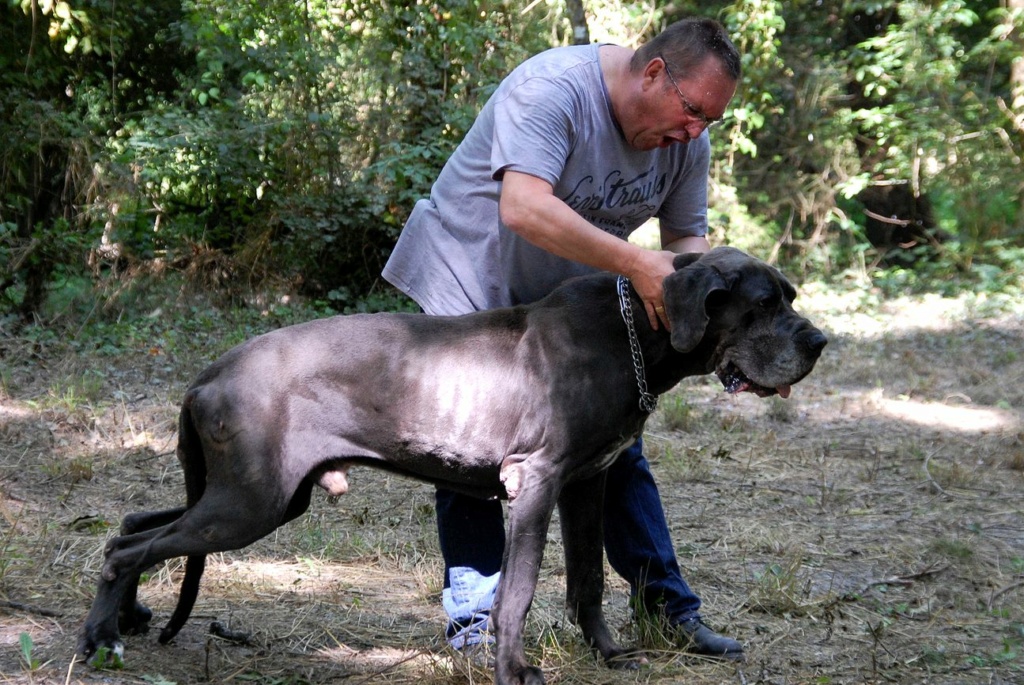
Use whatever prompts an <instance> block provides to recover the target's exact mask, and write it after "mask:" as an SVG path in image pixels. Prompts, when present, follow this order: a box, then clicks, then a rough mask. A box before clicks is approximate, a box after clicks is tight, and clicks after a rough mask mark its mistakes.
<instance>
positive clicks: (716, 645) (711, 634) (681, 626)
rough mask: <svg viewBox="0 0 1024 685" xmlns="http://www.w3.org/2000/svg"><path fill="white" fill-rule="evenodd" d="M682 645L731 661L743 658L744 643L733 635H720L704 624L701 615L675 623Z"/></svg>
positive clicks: (694, 650) (705, 654)
mask: <svg viewBox="0 0 1024 685" xmlns="http://www.w3.org/2000/svg"><path fill="white" fill-rule="evenodd" d="M675 630H676V633H677V634H678V635H679V643H680V645H681V646H682V647H683V648H684V649H686V651H688V652H691V653H693V654H701V655H704V656H713V657H717V658H720V659H729V660H730V661H742V660H743V658H744V657H743V645H742V644H740V643H739V641H738V640H733V639H732V638H731V637H725V636H723V635H719V634H718V633H716V632H715V631H713V630H711V628H708V627H707V626H706V625H704V622H703V621H702V620H701V619H700V617H699V616H694V617H693V618H688V619H686V620H685V621H683V622H682V623H677V624H676V625H675Z"/></svg>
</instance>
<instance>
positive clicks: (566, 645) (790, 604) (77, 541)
mask: <svg viewBox="0 0 1024 685" xmlns="http://www.w3.org/2000/svg"><path fill="white" fill-rule="evenodd" d="M805 290H810V292H805V294H804V295H802V296H801V299H800V300H798V305H799V308H801V309H802V310H803V311H804V312H805V313H807V314H809V315H810V316H811V317H812V318H813V319H814V320H815V321H816V322H817V323H819V325H820V326H821V327H823V328H824V329H825V330H826V331H827V332H828V334H829V337H830V340H831V342H830V344H829V346H828V348H827V349H826V351H825V355H824V357H823V359H822V361H821V363H820V364H819V366H818V368H817V369H816V370H815V372H814V373H813V374H812V376H811V377H810V378H808V379H807V380H806V381H804V382H803V383H801V384H800V385H799V386H797V387H795V388H794V396H793V397H792V398H791V399H790V400H788V401H782V400H779V399H777V398H775V399H771V400H758V399H757V398H755V397H753V396H741V397H735V396H730V395H727V394H725V393H724V392H723V391H722V389H721V386H720V384H718V382H717V381H716V380H715V379H713V378H700V379H691V380H688V381H687V382H685V383H684V384H682V385H681V386H680V387H678V388H677V389H676V390H675V391H673V393H671V394H670V395H666V396H664V397H663V398H662V400H661V406H660V408H659V410H658V412H657V413H656V415H655V416H654V417H653V418H652V420H651V422H650V423H649V425H648V431H647V435H646V442H647V445H648V452H649V457H650V459H651V461H652V464H653V469H654V471H655V475H656V477H657V478H658V481H659V485H660V487H661V490H662V496H663V500H664V504H665V507H666V510H667V515H668V519H669V521H670V525H671V527H672V532H673V536H674V540H675V541H676V545H677V551H678V555H679V559H680V562H681V564H682V566H683V567H684V573H685V575H686V577H687V579H688V581H689V582H690V584H691V585H692V586H693V587H694V588H695V589H696V590H697V592H698V593H699V594H700V595H701V596H702V597H703V599H704V615H705V618H706V620H707V622H708V623H709V624H711V625H712V626H714V627H715V628H717V629H719V630H720V631H722V632H724V633H726V634H729V635H731V636H735V637H737V638H738V639H740V640H742V641H743V642H744V644H745V645H746V649H747V659H746V661H745V662H743V663H741V664H734V663H727V664H722V663H717V662H714V661H710V660H706V659H699V658H695V657H691V656H687V655H685V654H682V653H680V652H679V651H677V650H675V649H673V647H672V645H671V644H670V643H668V642H666V641H665V639H664V638H663V637H661V636H660V635H658V634H657V632H656V631H653V630H650V629H649V628H650V627H649V626H648V627H647V628H648V629H645V628H644V627H642V626H641V627H639V628H638V627H637V625H636V623H635V622H634V621H632V620H631V618H630V613H629V611H628V608H627V595H628V588H627V586H626V585H625V583H624V582H623V581H622V580H621V579H619V578H617V577H616V576H614V574H609V581H608V589H607V592H606V602H607V607H606V608H607V614H608V617H609V619H610V623H611V624H612V625H613V627H614V628H616V629H617V630H619V632H620V634H621V637H622V638H623V640H624V641H626V642H635V641H638V640H639V641H641V642H642V644H644V645H645V646H646V647H647V648H648V650H649V655H650V663H649V664H648V665H646V666H644V667H643V668H641V669H640V670H639V671H632V672H619V671H611V670H608V669H606V668H604V667H602V666H600V665H599V664H597V663H596V661H595V660H594V659H593V658H592V657H591V656H590V655H589V654H588V653H587V650H586V649H585V648H584V646H583V645H582V644H581V642H580V638H579V634H578V633H577V632H576V631H575V630H574V629H573V628H572V627H571V626H569V625H567V623H566V620H565V616H564V613H563V611H562V592H563V583H564V576H563V562H562V559H561V550H560V542H559V539H558V534H557V525H555V526H553V527H552V531H553V532H552V534H551V539H550V541H549V542H550V544H549V546H548V548H547V554H546V557H545V567H544V569H543V573H542V581H541V585H540V587H539V590H538V594H537V599H536V601H535V603H534V607H533V609H532V611H531V614H530V619H529V623H528V626H527V640H528V645H529V651H530V655H531V658H533V659H534V660H536V661H537V662H539V663H540V664H541V665H542V666H543V668H544V670H545V674H546V676H547V678H548V681H549V682H551V683H588V684H591V683H593V684H596V683H675V682H684V681H685V682H687V683H694V684H697V685H701V684H711V683H740V684H746V683H771V684H778V685H782V684H797V683H807V684H811V683H814V684H826V683H936V684H938V683H943V684H946V683H948V684H953V683H991V684H1004V683H1024V655H1022V649H1024V498H1022V493H1024V412H1022V408H1024V304H1022V303H1019V302H1018V303H1014V302H1012V301H1010V302H1006V301H1004V302H1002V303H999V302H993V301H991V300H986V299H984V298H981V297H975V296H968V295H965V296H964V297H962V298H960V299H955V300H949V299H940V298H931V297H923V298H907V299H901V300H897V301H887V302H881V301H879V300H878V299H877V298H876V297H875V296H874V295H872V294H871V293H870V292H866V291H863V290H860V289H851V290H850V291H848V292H835V291H825V290H817V289H813V288H809V289H805ZM193 323H194V322H193ZM207 336H208V337H202V336H199V337H197V339H196V340H193V341H191V343H192V344H193V347H194V349H196V350H200V351H198V352H196V353H195V354H184V353H180V352H178V351H176V350H178V349H181V348H185V347H187V345H188V342H189V341H179V342H178V345H179V348H165V347H162V346H160V345H158V344H156V343H155V342H153V341H149V340H145V339H141V340H138V341H137V342H136V343H135V345H134V347H133V348H132V349H127V350H125V349H120V350H118V351H117V352H111V351H110V350H107V351H103V350H99V351H90V352H81V351H79V352H77V353H75V350H74V345H73V344H71V343H72V342H73V340H70V339H68V336H61V338H63V339H61V338H58V339H56V340H49V341H42V342H41V341H39V340H38V339H37V340H25V339H23V338H18V337H15V336H13V335H12V334H10V332H9V330H6V329H2V328H0V365H2V368H3V371H2V375H0V380H2V384H0V602H2V603H0V683H19V684H21V683H109V684H113V685H120V684H122V683H156V684H170V683H178V684H179V685H184V684H186V683H205V682H216V683H225V682H237V683H260V684H265V685H271V684H273V685H279V684H293V683H294V684H298V683H421V684H423V683H426V684H435V683H453V684H454V683H479V682H490V679H491V674H490V673H489V672H488V671H486V670H484V669H481V668H478V667H475V666H472V665H470V664H467V663H465V662H464V661H461V660H459V659H458V658H453V656H452V654H451V653H449V652H448V651H446V650H445V649H444V647H443V646H442V639H441V633H442V631H443V627H444V617H443V612H442V610H441V607H440V601H439V596H440V573H441V561H440V557H439V554H438V550H437V540H436V533H435V521H434V514H433V506H432V503H433V493H432V489H431V488H429V487H427V486H424V485H421V484H417V483H414V482H412V481H408V480H403V479H401V478H398V477H395V476H391V475H388V474H384V473H379V472H374V471H371V470H369V469H365V468H360V469H357V470H355V471H353V473H352V475H351V483H352V489H351V491H350V493H349V494H347V495H344V496H343V497H341V498H338V499H336V500H332V499H329V498H327V497H326V496H324V495H323V493H319V494H315V495H314V502H313V505H312V506H311V508H310V511H309V513H308V514H307V515H305V516H304V517H302V518H301V519H300V520H298V521H296V522H294V523H292V524H289V525H288V526H286V527H285V528H282V529H280V530H279V531H278V532H277V533H276V534H275V535H273V536H272V537H271V538H268V539H265V540H263V541H261V542H260V543H258V544H256V545H253V546H252V547H249V548H247V549H246V550H244V551H241V552H238V553H233V554H224V555H217V556H215V557H211V559H210V561H209V563H208V567H207V572H206V575H205V578H204V584H203V588H202V591H201V594H200V598H199V603H198V605H197V608H196V610H195V612H194V614H193V616H192V619H191V620H190V622H189V623H188V624H187V625H186V627H185V628H184V630H183V631H182V632H181V634H180V635H179V636H178V637H177V639H176V640H175V641H174V642H173V643H172V644H170V645H168V646H160V645H158V644H157V642H156V633H157V632H158V628H159V627H160V626H162V624H163V622H164V621H166V619H167V617H168V615H169V612H170V609H171V608H172V606H173V602H174V598H175V596H176V591H177V581H178V580H180V573H181V566H180V563H179V562H177V561H175V562H171V563H170V564H168V565H167V567H165V568H161V569H154V571H153V574H152V575H151V576H150V577H149V578H148V580H147V581H146V582H145V583H144V584H143V586H142V590H141V596H142V598H143V600H144V601H145V602H146V603H148V604H149V605H150V606H151V607H152V608H153V610H154V613H155V616H154V622H153V624H154V626H155V627H156V628H157V629H156V630H153V631H151V632H150V633H149V634H148V635H143V636H131V637H128V638H127V640H126V652H125V658H126V664H125V667H124V668H123V669H122V670H95V669H93V668H91V667H89V666H86V665H84V664H81V663H77V664H75V663H72V653H73V651H74V645H75V639H76V633H77V631H78V628H79V626H80V624H81V621H82V619H83V617H84V615H85V613H86V611H87V610H88V607H89V604H90V602H91V600H92V595H93V592H94V589H95V581H96V578H97V574H98V571H99V567H100V564H101V549H102V547H103V544H104V541H105V540H107V539H108V538H109V537H111V536H112V535H114V533H115V530H116V527H117V525H119V522H120V520H121V518H122V517H123V516H124V515H125V514H126V513H130V512H135V511H141V510H151V509H158V508H162V507H168V506H177V505H179V504H180V503H182V502H183V497H184V495H183V488H182V483H181V480H182V479H181V474H180V470H179V467H178V465H177V461H176V458H175V456H174V441H175V425H176V424H175V421H176V416H177V403H178V401H179V399H180V396H181V394H182V391H183V390H184V388H185V387H186V385H187V384H188V382H189V381H190V380H191V378H192V377H193V376H194V375H195V373H196V372H198V371H199V370H200V369H201V368H202V367H203V366H204V365H205V364H206V363H208V362H209V361H211V360H212V359H213V357H214V356H216V354H217V353H219V352H221V351H223V350H224V349H225V347H226V345H224V344H219V345H218V342H217V335H216V331H210V332H209V333H208V334H207ZM70 337H71V338H73V335H72V336H70ZM212 621H218V622H220V623H221V624H223V625H224V626H226V627H227V628H228V629H230V630H232V631H239V632H242V633H245V634H247V639H246V640H245V641H242V642H237V641H231V640H228V639H224V638H223V637H215V636H212V635H211V634H210V633H209V626H210V623H211V622H212Z"/></svg>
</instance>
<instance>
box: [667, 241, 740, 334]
mask: <svg viewBox="0 0 1024 685" xmlns="http://www.w3.org/2000/svg"><path fill="white" fill-rule="evenodd" d="M687 258H689V259H687ZM698 258H700V255H699V254H697V255H689V254H683V255H679V256H678V257H676V258H675V261H674V264H675V265H676V272H675V273H674V274H669V275H668V276H667V277H666V278H665V284H664V289H665V313H666V314H667V315H668V320H669V323H670V324H672V337H671V341H672V347H673V348H674V349H675V350H676V351H678V352H689V351H690V350H692V349H694V348H695V347H697V345H699V344H700V341H701V338H703V337H704V331H705V329H706V328H707V325H708V321H709V317H708V313H707V307H706V303H707V299H708V297H709V296H711V294H712V293H714V292H720V291H728V290H729V284H728V283H726V281H725V279H724V278H723V277H722V275H721V274H720V273H719V272H718V270H717V269H714V268H712V267H710V266H708V265H706V264H699V263H695V262H696V261H697V259H698ZM680 264H682V265H683V266H680Z"/></svg>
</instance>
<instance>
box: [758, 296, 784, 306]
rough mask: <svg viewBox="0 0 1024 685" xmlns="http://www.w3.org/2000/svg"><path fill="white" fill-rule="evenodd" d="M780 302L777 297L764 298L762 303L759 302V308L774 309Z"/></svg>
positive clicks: (761, 300)
mask: <svg viewBox="0 0 1024 685" xmlns="http://www.w3.org/2000/svg"><path fill="white" fill-rule="evenodd" d="M778 301H779V298H777V297H772V296H768V297H762V298H761V299H760V301H758V303H757V306H758V307H760V308H761V309H774V308H775V305H776V304H777V303H778Z"/></svg>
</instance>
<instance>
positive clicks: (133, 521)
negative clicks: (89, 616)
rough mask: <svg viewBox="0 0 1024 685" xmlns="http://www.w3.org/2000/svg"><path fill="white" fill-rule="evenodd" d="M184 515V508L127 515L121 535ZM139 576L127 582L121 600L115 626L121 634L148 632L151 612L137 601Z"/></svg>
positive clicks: (150, 527)
mask: <svg viewBox="0 0 1024 685" xmlns="http://www.w3.org/2000/svg"><path fill="white" fill-rule="evenodd" d="M184 513H185V507H177V508H176V509H167V510H164V511H144V512H140V513H138V514H129V515H128V516H125V517H124V520H123V521H122V522H121V535H133V534H135V533H140V532H144V531H147V530H152V529H154V528H159V527H160V526H166V525H167V524H169V523H172V522H174V521H177V520H178V519H179V518H181V515H182V514H184ZM138 594H139V576H136V577H135V580H134V582H129V583H128V585H127V587H126V588H125V591H124V595H123V596H122V598H121V605H120V608H119V609H118V614H117V625H118V628H119V629H120V631H121V633H122V634H126V635H132V634H142V633H145V632H147V631H148V630H149V622H150V620H151V619H152V618H153V612H152V611H150V609H149V607H147V606H146V605H145V604H142V603H141V602H139V600H138Z"/></svg>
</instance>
